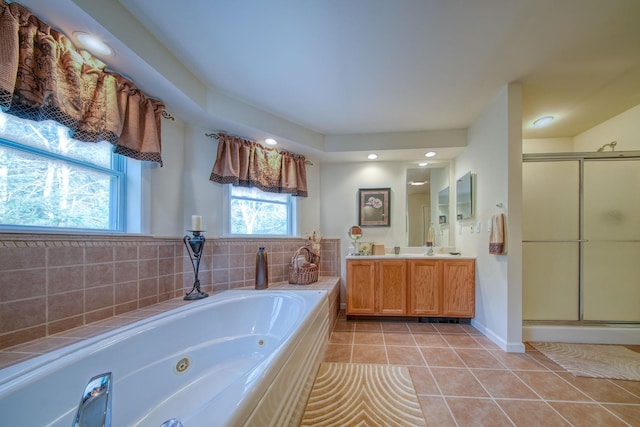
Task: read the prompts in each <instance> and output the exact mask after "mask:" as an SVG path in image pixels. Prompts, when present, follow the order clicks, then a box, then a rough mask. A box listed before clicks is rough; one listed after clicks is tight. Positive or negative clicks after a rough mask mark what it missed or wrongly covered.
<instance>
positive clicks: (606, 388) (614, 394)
mask: <svg viewBox="0 0 640 427" xmlns="http://www.w3.org/2000/svg"><path fill="white" fill-rule="evenodd" d="M558 375H560V376H561V377H562V378H563V379H564V380H565V381H567V382H569V383H571V384H572V385H573V386H575V387H577V388H578V389H579V390H580V391H582V392H583V393H585V394H586V395H588V396H590V397H591V398H592V399H593V400H595V401H597V402H605V403H629V404H636V405H640V396H636V395H634V394H632V393H630V392H629V391H627V390H625V389H624V388H622V387H620V386H618V385H617V384H615V383H614V382H612V381H609V380H608V379H604V378H587V377H577V376H574V375H573V374H571V373H569V372H560V373H558Z"/></svg>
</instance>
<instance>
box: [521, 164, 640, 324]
mask: <svg viewBox="0 0 640 427" xmlns="http://www.w3.org/2000/svg"><path fill="white" fill-rule="evenodd" d="M522 221H523V230H522V231H523V295H522V299H523V307H522V314H523V320H525V321H562V322H569V323H576V324H580V323H585V324H587V323H636V324H640V155H639V154H638V152H613V153H612V152H607V153H602V152H599V153H567V154H554V155H540V154H538V155H525V156H524V164H523V218H522Z"/></svg>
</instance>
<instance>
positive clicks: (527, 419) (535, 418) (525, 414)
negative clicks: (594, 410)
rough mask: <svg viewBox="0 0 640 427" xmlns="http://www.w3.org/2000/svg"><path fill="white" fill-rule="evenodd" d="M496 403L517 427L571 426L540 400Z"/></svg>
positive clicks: (498, 401)
mask: <svg viewBox="0 0 640 427" xmlns="http://www.w3.org/2000/svg"><path fill="white" fill-rule="evenodd" d="M496 403H497V404H498V405H499V406H500V407H501V408H502V410H503V411H504V412H506V414H507V415H508V416H509V418H511V421H513V422H514V423H515V425H516V426H518V427H543V426H545V427H546V426H549V427H551V426H553V427H564V426H570V425H571V424H569V423H568V422H567V421H566V420H564V419H563V418H562V416H560V414H558V413H557V412H556V411H555V410H554V409H553V408H552V407H551V406H550V405H549V404H548V403H546V402H544V401H542V400H538V401H535V400H497V401H496Z"/></svg>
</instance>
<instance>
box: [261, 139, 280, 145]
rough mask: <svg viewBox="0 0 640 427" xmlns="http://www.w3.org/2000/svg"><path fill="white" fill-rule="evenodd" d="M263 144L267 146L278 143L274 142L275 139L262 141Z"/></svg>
mask: <svg viewBox="0 0 640 427" xmlns="http://www.w3.org/2000/svg"><path fill="white" fill-rule="evenodd" d="M264 142H265V143H266V144H269V145H276V144H277V143H278V141H276V140H275V139H273V138H267V139H265V140H264Z"/></svg>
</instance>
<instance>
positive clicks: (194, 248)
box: [182, 218, 209, 301]
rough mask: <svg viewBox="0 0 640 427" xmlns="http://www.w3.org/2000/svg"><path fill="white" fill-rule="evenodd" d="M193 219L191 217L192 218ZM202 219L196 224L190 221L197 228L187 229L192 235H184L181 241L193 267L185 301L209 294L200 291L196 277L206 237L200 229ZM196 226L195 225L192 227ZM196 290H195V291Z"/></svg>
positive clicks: (198, 280)
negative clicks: (189, 287)
mask: <svg viewBox="0 0 640 427" xmlns="http://www.w3.org/2000/svg"><path fill="white" fill-rule="evenodd" d="M192 220H193V218H192ZM201 221H202V219H201V218H200V220H199V222H198V223H197V224H195V222H194V223H192V224H191V225H193V226H195V225H197V228H198V229H197V230H187V231H190V232H191V233H192V234H193V237H191V236H189V235H188V234H187V235H186V236H184V238H183V239H182V241H183V242H184V246H185V247H186V248H187V253H188V254H189V259H190V260H191V266H192V267H193V276H194V277H193V287H192V288H191V290H190V291H189V292H188V293H187V294H186V295H185V296H184V299H185V300H187V301H191V300H196V299H202V298H206V297H208V296H209V294H207V293H205V292H202V291H201V290H200V279H199V278H198V271H199V270H200V259H201V258H202V249H203V248H204V243H205V241H206V239H205V238H204V234H202V233H204V230H200V224H201V223H200V222H201ZM193 228H196V227H193ZM195 291H197V292H195Z"/></svg>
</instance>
